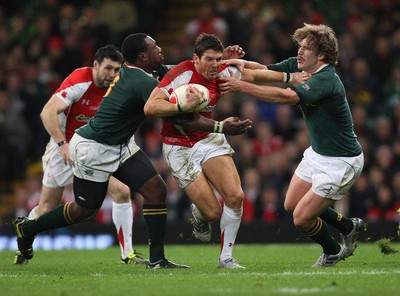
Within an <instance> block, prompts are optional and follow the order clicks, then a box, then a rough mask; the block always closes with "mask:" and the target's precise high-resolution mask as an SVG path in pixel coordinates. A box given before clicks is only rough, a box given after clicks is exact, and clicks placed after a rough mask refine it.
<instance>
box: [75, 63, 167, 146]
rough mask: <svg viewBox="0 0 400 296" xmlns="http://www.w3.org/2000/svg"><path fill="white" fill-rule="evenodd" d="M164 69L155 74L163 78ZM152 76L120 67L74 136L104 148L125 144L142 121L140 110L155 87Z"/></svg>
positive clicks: (137, 70)
mask: <svg viewBox="0 0 400 296" xmlns="http://www.w3.org/2000/svg"><path fill="white" fill-rule="evenodd" d="M167 70H168V69H167V67H166V66H163V67H161V68H160V71H159V72H158V74H160V75H163V74H165V73H166V72H167ZM153 75H154V74H149V73H146V72H145V71H143V70H142V69H140V68H137V67H133V66H127V65H123V66H122V68H121V71H120V72H119V74H118V75H117V77H116V78H115V79H114V81H113V82H112V84H111V85H110V87H109V89H108V90H107V93H106V94H105V96H104V99H103V101H102V102H101V104H100V106H99V110H98V111H97V113H96V114H95V116H94V117H93V118H92V119H90V120H89V122H88V123H87V124H86V125H84V126H82V127H81V128H79V129H78V130H77V131H76V133H78V134H79V135H80V136H82V137H84V138H87V139H92V140H95V141H96V142H98V143H102V144H107V145H119V144H124V143H127V142H128V141H129V139H130V138H131V137H132V136H133V134H134V133H135V132H136V130H137V129H138V128H139V127H140V125H141V124H142V122H143V121H144V120H145V118H146V117H145V115H144V111H143V107H144V105H145V103H146V101H147V99H148V98H149V96H150V94H151V92H152V91H153V89H154V88H155V87H156V86H157V84H158V81H157V80H156V79H155V78H154V76H153Z"/></svg>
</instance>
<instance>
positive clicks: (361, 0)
mask: <svg viewBox="0 0 400 296" xmlns="http://www.w3.org/2000/svg"><path fill="white" fill-rule="evenodd" d="M173 2H175V1H174V0H167V1H162V0H158V1H157V0H146V1H134V2H132V1H125V0H110V1H61V0H44V1H40V0H32V1H30V2H29V5H26V4H25V3H24V2H23V1H8V2H7V3H5V4H1V5H0V205H1V203H2V198H4V197H5V196H10V195H11V196H13V200H14V207H13V208H12V209H11V210H10V213H7V215H9V216H16V215H19V214H23V215H26V214H27V213H28V212H29V211H30V209H31V208H32V207H34V206H36V204H37V202H38V198H39V196H40V189H41V173H42V171H41V163H40V161H41V156H42V154H43V152H44V149H45V145H46V144H47V141H48V135H47V133H46V131H45V130H44V128H43V125H42V123H41V120H40V116H39V114H40V111H41V109H42V107H43V106H44V104H45V102H46V101H47V100H48V99H49V98H50V96H51V94H52V93H53V92H54V90H55V89H56V88H57V87H58V85H59V84H60V83H61V81H62V80H63V79H64V78H65V77H66V76H67V75H68V74H69V73H70V72H72V71H73V70H74V69H75V68H78V67H82V66H91V65H92V57H93V54H94V52H95V51H96V49H97V48H98V47H100V46H103V45H106V44H109V43H112V44H115V45H117V46H120V45H121V43H122V40H123V38H124V37H125V36H126V35H128V34H130V33H134V32H139V31H141V32H146V33H148V34H149V35H151V36H153V37H155V39H156V40H157V37H158V35H160V34H162V32H159V31H157V30H156V29H157V28H159V27H160V26H159V25H158V26H155V25H154V24H155V23H160V22H164V21H167V19H166V15H165V14H163V12H164V11H165V10H166V8H167V6H168V5H172V3H173ZM188 2H190V1H188ZM193 2H194V3H197V4H198V7H197V6H196V7H195V9H196V17H195V18H193V19H191V20H189V21H188V22H187V24H186V25H185V26H184V28H183V30H182V31H181V32H174V34H175V35H176V42H174V43H173V45H170V46H169V47H168V48H167V49H165V50H164V55H165V59H166V63H167V64H176V63H179V62H180V61H182V60H185V59H191V58H192V53H193V42H194V39H195V38H196V37H197V36H198V34H199V33H200V32H207V33H214V34H217V35H218V36H219V37H220V38H221V40H223V42H224V44H225V45H232V44H239V45H240V46H242V47H243V49H244V50H245V51H246V56H245V58H246V59H249V60H254V61H258V62H260V63H263V64H266V65H268V64H271V63H274V62H278V61H281V60H283V59H286V58H287V57H289V56H295V55H296V47H295V46H294V44H293V42H292V40H291V34H292V33H293V32H294V30H295V29H296V28H298V27H299V26H301V25H302V24H303V23H304V22H306V23H314V24H320V23H326V24H329V25H330V26H332V27H333V28H334V30H335V32H336V34H337V37H338V40H339V50H340V56H339V64H338V67H337V73H338V75H339V76H340V77H341V78H342V81H343V83H344V84H345V87H346V89H347V95H348V101H349V103H350V106H351V108H352V114H353V120H354V125H355V131H356V134H357V136H358V137H359V140H360V142H361V144H362V146H363V149H364V155H365V167H364V172H363V174H362V176H361V177H360V178H359V180H358V181H357V182H356V184H355V185H354V186H353V188H352V189H351V191H350V192H349V193H348V194H347V196H346V197H345V198H344V199H343V200H342V201H341V202H339V203H338V204H337V205H336V206H337V208H338V209H339V210H340V211H342V212H344V213H346V214H347V215H349V216H357V217H361V218H363V219H366V220H367V221H369V222H373V221H397V220H398V219H399V216H398V215H397V214H396V212H395V211H396V210H397V209H398V208H399V207H400V1H399V0H349V1H342V0H336V1H332V0H329V1H323V0H320V1H311V0H299V1H297V0H292V1H278V0H276V1H275V0H264V1H262V0H247V1H244V0H219V1H208V2H207V1H193ZM159 46H161V47H163V44H159ZM229 116H239V117H240V118H250V119H251V120H252V121H253V124H252V130H251V131H250V132H249V133H247V134H245V135H242V136H235V137H229V139H228V141H229V142H230V144H231V145H232V147H233V148H234V149H235V151H236V153H235V154H234V160H235V163H236V165H237V168H238V171H239V173H240V176H241V180H242V186H243V190H244V192H245V202H244V215H243V223H247V222H252V221H256V220H259V221H265V222H266V223H273V222H275V221H279V220H280V219H285V218H287V217H288V214H286V213H285V211H284V210H283V199H284V196H285V191H286V188H287V186H288V183H289V181H290V176H291V175H292V172H293V170H294V169H295V167H296V165H297V164H298V162H299V161H300V159H301V157H302V152H303V151H304V150H305V149H306V148H307V147H308V146H309V144H310V143H309V139H308V136H307V132H306V130H305V126H304V124H303V120H302V117H301V113H300V111H299V109H298V108H297V107H296V106H287V105H272V104H267V103H261V102H258V101H256V100H254V99H252V98H250V97H247V96H246V95H243V94H240V93H234V94H226V95H224V97H223V98H222V99H221V100H220V102H219V104H218V107H217V109H216V110H215V118H216V119H219V120H222V119H224V118H226V117H229ZM159 124H160V121H159V120H157V119H151V120H150V119H148V120H147V121H146V123H145V124H144V125H143V126H142V128H141V129H140V131H139V132H138V133H137V134H136V136H135V137H136V141H137V142H138V144H139V145H140V146H141V147H142V148H143V150H144V151H145V152H146V153H147V154H148V155H149V156H150V158H151V159H152V160H153V162H154V163H155V165H156V168H157V169H158V170H159V172H160V173H161V175H162V176H163V177H164V179H165V181H166V183H167V185H168V205H169V216H168V217H169V219H170V220H173V221H182V220H185V219H187V217H188V214H189V211H188V206H189V201H188V199H187V197H186V196H185V195H184V193H183V192H182V190H180V189H179V187H178V186H177V184H176V183H175V181H174V180H173V178H172V176H171V174H170V173H169V170H168V168H167V167H166V165H165V163H164V161H163V159H162V155H161V139H160V135H159V128H160V125H159ZM327 136H329V135H327ZM221 178H223V176H221ZM16 184H17V185H16ZM64 195H65V197H64V200H65V201H66V200H70V199H73V193H72V189H71V188H67V189H66V190H65V194H64ZM140 200H141V198H140V196H136V198H135V208H136V209H139V208H140ZM135 212H136V217H137V219H140V217H139V212H140V211H138V210H136V211H135ZM110 215H111V205H110V203H109V201H108V200H106V202H105V204H104V206H103V210H102V212H101V213H100V214H99V216H98V217H97V219H98V220H99V221H100V222H104V223H111V216H110Z"/></svg>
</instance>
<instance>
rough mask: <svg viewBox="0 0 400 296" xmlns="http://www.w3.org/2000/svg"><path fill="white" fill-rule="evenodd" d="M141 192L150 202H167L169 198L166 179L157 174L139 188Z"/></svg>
mask: <svg viewBox="0 0 400 296" xmlns="http://www.w3.org/2000/svg"><path fill="white" fill-rule="evenodd" d="M139 193H140V194H142V195H143V198H144V199H146V200H147V201H148V202H149V203H157V204H160V203H165V202H166V199H167V186H166V184H165V182H164V180H163V179H162V178H161V177H160V176H159V175H156V176H154V177H153V178H151V179H150V180H149V181H147V182H146V183H145V184H144V185H143V186H142V187H141V188H140V189H139Z"/></svg>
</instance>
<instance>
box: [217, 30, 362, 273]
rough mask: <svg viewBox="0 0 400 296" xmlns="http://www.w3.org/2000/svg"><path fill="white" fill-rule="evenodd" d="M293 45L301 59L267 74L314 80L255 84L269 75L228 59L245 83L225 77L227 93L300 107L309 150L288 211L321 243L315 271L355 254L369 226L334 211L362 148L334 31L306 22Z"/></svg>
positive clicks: (289, 194) (359, 163)
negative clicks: (301, 75)
mask: <svg viewBox="0 0 400 296" xmlns="http://www.w3.org/2000/svg"><path fill="white" fill-rule="evenodd" d="M292 38H293V41H294V42H295V43H296V44H297V45H298V51H297V57H293V58H289V59H287V60H284V61H282V62H280V63H277V64H273V65H269V66H268V69H269V70H275V71H281V72H285V73H286V75H284V79H283V80H284V81H285V82H289V81H290V80H291V78H292V75H293V74H291V72H301V71H303V72H305V73H308V74H310V75H311V78H310V79H309V80H308V81H306V82H303V83H300V84H297V85H292V86H290V87H288V88H280V87H274V86H266V85H256V84H254V83H252V82H256V81H257V82H260V81H266V79H267V78H268V71H269V70H265V69H262V67H261V65H259V66H257V64H256V63H254V62H251V63H248V62H246V61H243V60H240V61H237V60H236V61H229V62H228V64H229V63H233V64H236V65H237V66H239V68H241V69H244V70H243V71H242V77H241V80H239V79H237V78H235V77H228V78H222V79H221V80H222V83H221V84H220V88H221V90H223V92H224V93H226V92H228V91H240V92H244V93H247V94H249V95H251V96H254V97H257V98H258V99H259V100H262V101H266V102H271V103H277V104H297V105H298V106H299V107H300V109H301V111H302V114H303V118H304V121H305V124H306V126H307V129H308V134H309V138H310V141H311V146H310V147H309V148H308V149H306V150H305V152H304V156H303V159H302V160H301V162H300V164H299V165H298V167H297V169H296V171H295V173H294V174H293V177H292V179H291V182H290V184H289V187H288V190H287V193H286V198H285V203H284V206H285V209H286V210H287V211H290V212H293V221H294V224H295V226H296V227H297V228H299V229H300V230H302V231H303V232H304V233H305V234H306V235H307V236H308V237H310V238H311V239H313V240H314V241H315V242H317V243H318V244H320V245H321V247H322V249H323V253H322V255H321V256H320V257H319V259H318V260H317V262H316V263H315V264H314V265H313V266H314V267H320V266H323V267H331V266H334V265H335V264H336V263H337V262H339V261H341V260H344V259H345V258H347V257H349V256H350V255H352V254H353V252H354V250H355V248H356V246H357V238H358V235H359V233H360V232H362V231H364V230H365V223H364V221H363V220H361V219H360V218H351V219H350V218H347V217H345V216H343V215H341V214H340V213H337V212H336V211H334V210H333V209H332V206H333V204H334V202H335V201H337V200H340V199H342V198H343V196H344V195H345V193H346V192H347V191H348V190H349V189H350V187H351V186H352V185H353V184H354V182H355V181H356V180H357V178H358V177H359V176H360V174H361V172H362V168H363V165H364V158H363V152H362V149H361V145H360V143H359V142H358V140H357V136H356V135H355V133H354V129H353V120H352V117H351V112H350V108H349V104H348V102H347V98H346V91H345V89H344V86H343V84H342V82H341V80H340V78H339V76H338V75H337V74H336V72H335V66H336V64H337V62H338V60H337V58H338V42H337V38H336V36H335V33H334V31H333V30H332V29H331V28H330V27H329V26H326V25H310V24H304V26H303V27H301V28H299V29H297V30H296V31H295V32H294V34H293V36H292ZM326 223H328V224H330V225H332V226H333V227H335V228H337V229H338V230H339V232H340V233H341V241H340V242H337V241H336V240H335V239H334V238H333V237H332V236H331V234H330V232H329V229H328V226H327V224H326Z"/></svg>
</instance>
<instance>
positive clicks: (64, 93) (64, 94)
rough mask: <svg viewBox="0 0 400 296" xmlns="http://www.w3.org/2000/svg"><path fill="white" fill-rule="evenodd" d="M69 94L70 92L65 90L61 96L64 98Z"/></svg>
mask: <svg viewBox="0 0 400 296" xmlns="http://www.w3.org/2000/svg"><path fill="white" fill-rule="evenodd" d="M67 95H68V93H67V92H66V91H65V90H64V91H63V92H62V93H61V96H62V97H63V98H64V99H65V98H66V97H67Z"/></svg>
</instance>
